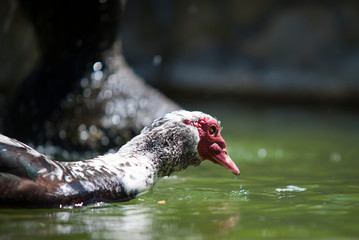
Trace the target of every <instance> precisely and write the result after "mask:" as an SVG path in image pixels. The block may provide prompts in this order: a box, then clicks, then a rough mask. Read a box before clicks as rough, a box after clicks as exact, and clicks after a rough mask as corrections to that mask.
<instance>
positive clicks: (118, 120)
mask: <svg viewBox="0 0 359 240" xmlns="http://www.w3.org/2000/svg"><path fill="white" fill-rule="evenodd" d="M111 121H112V123H113V124H114V125H117V124H119V123H120V121H121V118H120V116H119V115H114V116H112V118H111Z"/></svg>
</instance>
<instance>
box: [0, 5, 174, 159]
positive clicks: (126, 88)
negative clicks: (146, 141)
mask: <svg viewBox="0 0 359 240" xmlns="http://www.w3.org/2000/svg"><path fill="white" fill-rule="evenodd" d="M9 4H11V3H10V2H9ZM12 7H14V8H15V10H13V11H22V13H23V14H24V15H23V16H20V17H26V18H28V19H29V22H30V25H31V27H33V28H34V34H35V36H36V41H37V42H36V44H37V45H38V46H39V51H40V57H39V60H38V62H37V63H36V65H35V67H34V69H33V70H32V71H31V72H30V73H29V74H28V75H27V76H26V77H25V79H24V80H22V81H21V83H20V84H19V86H18V87H17V88H16V90H15V91H14V92H13V93H12V94H11V95H10V96H9V98H8V100H6V102H5V104H4V110H3V114H2V118H3V123H2V132H3V133H4V134H6V135H8V136H10V137H13V138H16V139H19V140H21V141H25V142H30V143H32V144H34V145H36V146H37V145H40V149H39V150H43V151H45V150H47V151H48V152H47V153H48V154H55V153H57V152H58V150H59V148H52V147H51V146H56V147H60V154H61V155H63V156H64V155H65V157H66V156H67V155H68V154H66V153H67V152H63V151H62V149H67V150H68V151H70V152H71V153H72V152H76V151H78V152H83V151H86V150H88V151H89V155H95V154H97V153H96V152H101V153H104V152H105V151H107V150H108V149H109V148H118V147H119V146H121V145H122V144H124V143H125V142H126V141H127V140H129V139H130V138H132V137H133V136H134V135H137V134H138V133H139V131H140V130H141V129H142V128H143V127H144V126H145V125H146V124H149V123H150V122H151V121H152V120H153V119H154V118H157V117H160V116H162V115H163V114H165V113H166V112H169V111H173V110H175V109H178V106H177V105H176V104H174V103H173V102H172V101H170V100H168V99H166V98H165V97H164V96H163V95H162V94H161V93H159V92H158V91H156V90H154V89H153V88H151V87H149V86H148V85H146V84H145V83H143V80H141V79H140V78H139V77H137V76H136V75H135V74H134V73H133V72H132V70H131V69H130V68H129V67H128V66H127V65H126V63H125V61H124V60H123V58H122V51H121V44H120V42H119V39H118V38H117V37H118V36H117V34H118V33H119V30H120V25H121V18H122V9H121V8H122V7H121V3H120V2H119V1H90V2H87V1H80V2H79V1H77V2H60V1H55V2H52V1H50V2H48V1H31V2H28V1H24V2H21V5H15V6H12ZM10 8H11V6H9V9H10ZM11 21H13V20H11ZM13 70H14V69H13ZM42 145H45V146H46V148H43V146H42ZM49 151H50V152H49ZM71 155H72V154H71ZM82 155H83V153H82ZM71 157H73V158H76V157H77V156H71ZM83 157H85V156H84V155H83Z"/></svg>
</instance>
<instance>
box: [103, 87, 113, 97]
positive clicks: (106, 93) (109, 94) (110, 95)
mask: <svg viewBox="0 0 359 240" xmlns="http://www.w3.org/2000/svg"><path fill="white" fill-rule="evenodd" d="M103 97H104V98H105V99H110V98H111V97H112V91H111V90H110V89H107V90H106V91H105V92H104V93H103Z"/></svg>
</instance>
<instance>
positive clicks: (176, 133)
mask: <svg viewBox="0 0 359 240" xmlns="http://www.w3.org/2000/svg"><path fill="white" fill-rule="evenodd" d="M220 131H221V127H220V123H219V122H218V121H217V120H216V119H214V118H213V117H211V116H210V115H208V114H204V113H202V112H190V111H185V110H180V111H175V112H172V113H168V114H166V115H165V116H163V117H161V118H159V119H157V120H155V121H154V122H153V123H152V124H150V125H149V126H147V127H145V128H144V129H143V130H142V131H141V133H140V134H139V135H138V136H136V137H134V138H133V139H132V140H130V141H129V142H127V143H126V144H125V145H124V146H122V147H121V148H120V150H119V151H118V152H116V153H109V154H105V155H102V156H98V157H96V158H93V159H89V160H84V161H73V162H61V161H55V160H52V159H50V158H49V157H47V156H45V155H43V154H40V153H39V152H38V151H36V150H35V149H33V148H31V147H29V146H28V145H26V144H24V143H21V142H19V141H17V140H15V139H11V138H8V137H6V136H4V135H0V206H2V207H41V208H48V207H64V206H82V205H86V204H90V203H96V202H113V201H127V200H130V199H133V198H135V197H136V196H137V195H138V194H140V193H144V192H146V191H148V190H149V189H150V188H151V187H152V186H153V185H154V184H155V183H156V181H157V180H158V179H160V178H161V177H164V176H169V175H171V174H172V173H174V172H177V171H181V170H184V169H185V168H187V167H188V166H191V165H193V166H198V165H199V164H200V163H201V162H202V161H203V160H206V159H208V160H210V161H212V162H213V163H215V164H219V165H221V166H223V167H224V168H226V169H227V170H230V171H231V172H233V173H234V174H236V175H239V169H238V168H237V166H236V165H235V163H234V162H233V161H232V160H231V158H230V157H229V155H228V153H227V151H226V143H225V141H224V139H223V138H222V136H221V134H220Z"/></svg>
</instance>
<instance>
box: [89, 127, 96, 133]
mask: <svg viewBox="0 0 359 240" xmlns="http://www.w3.org/2000/svg"><path fill="white" fill-rule="evenodd" d="M89 130H90V133H91V134H92V135H95V134H96V133H97V127H96V126H95V125H91V126H90V128H89Z"/></svg>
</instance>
